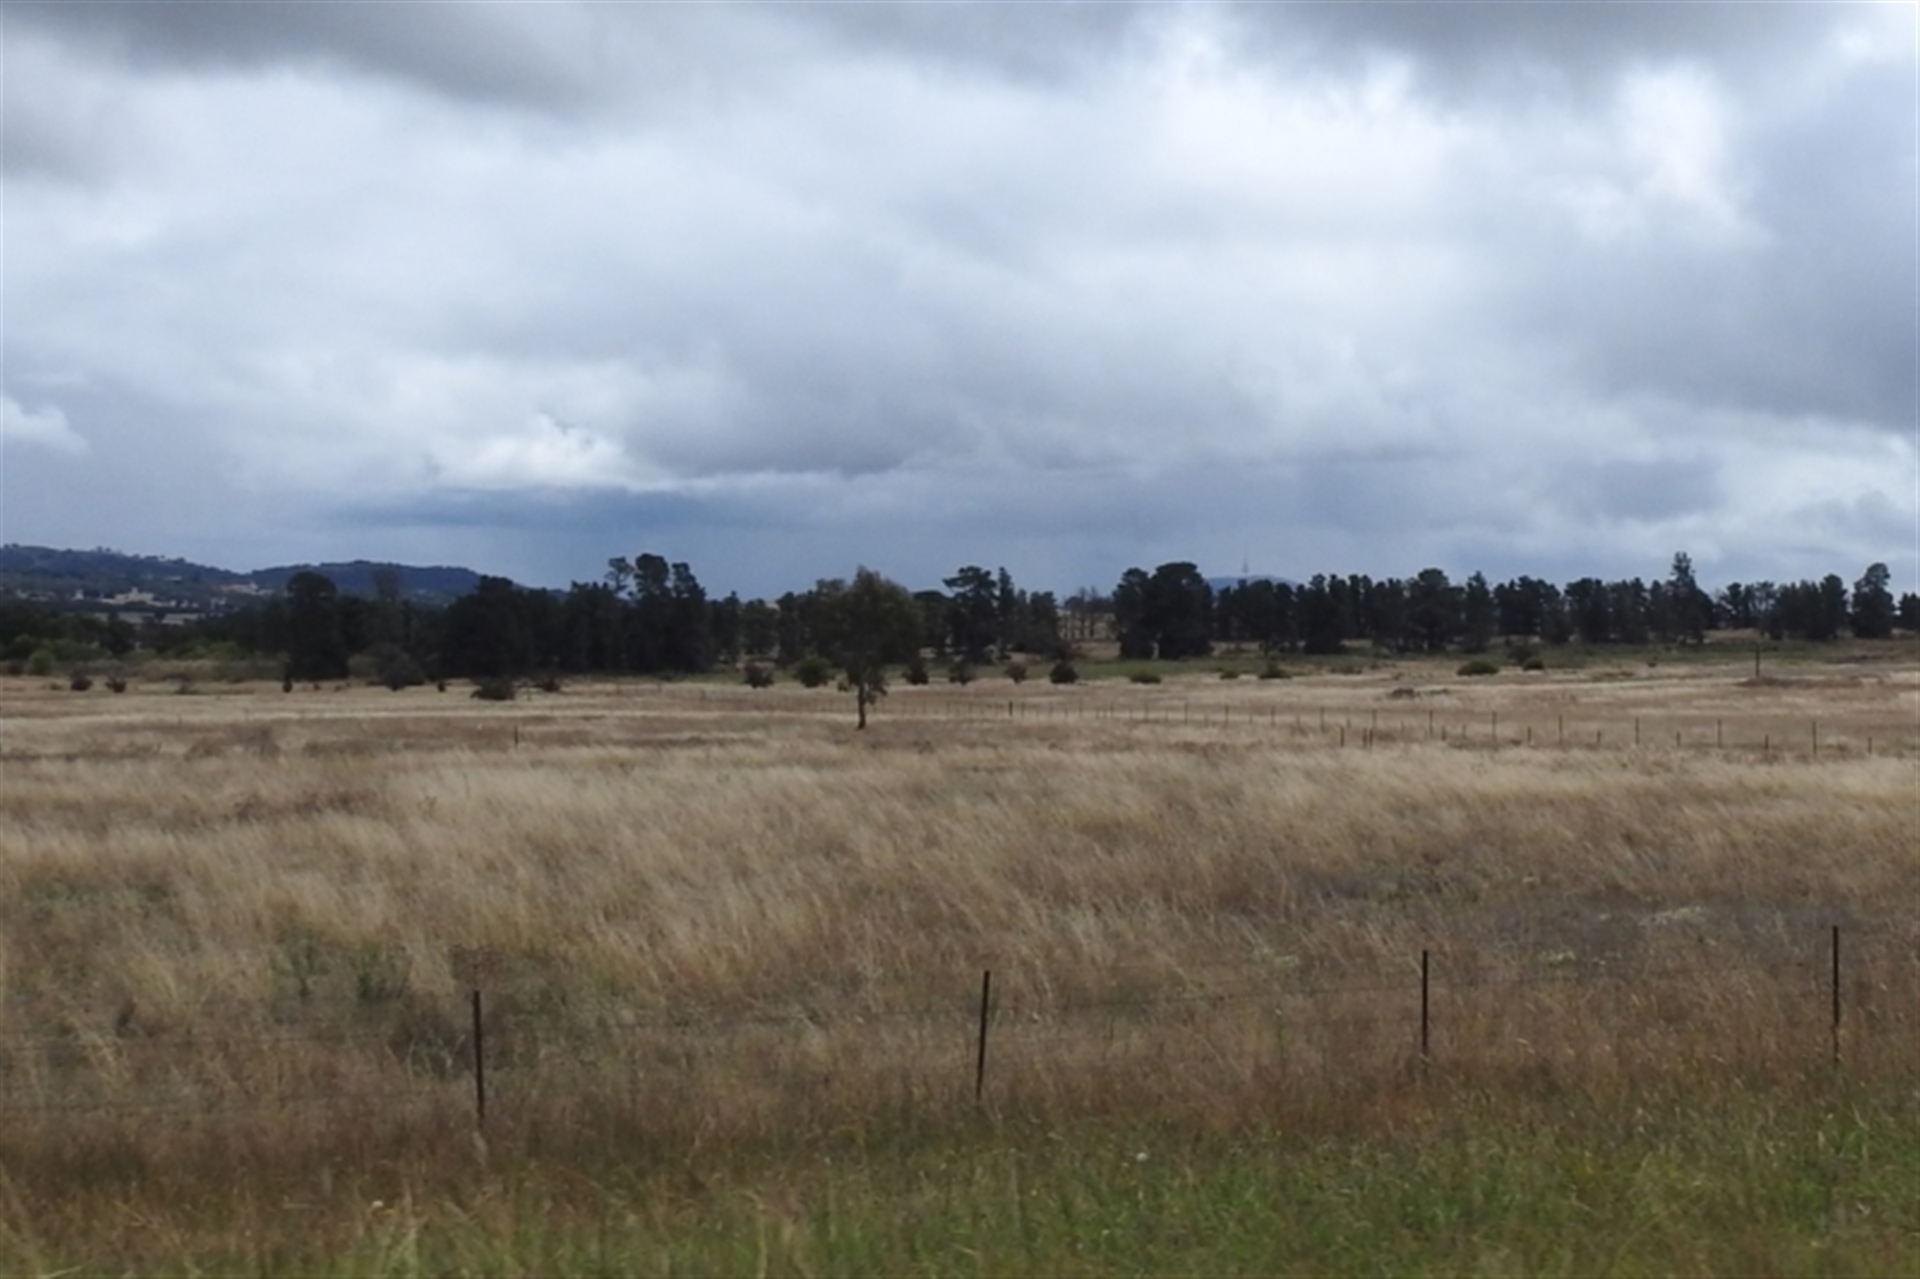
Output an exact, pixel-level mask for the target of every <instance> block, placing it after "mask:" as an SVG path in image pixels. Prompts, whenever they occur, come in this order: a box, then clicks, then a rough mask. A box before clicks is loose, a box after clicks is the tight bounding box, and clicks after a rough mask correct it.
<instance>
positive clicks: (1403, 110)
mask: <svg viewBox="0 0 1920 1279" xmlns="http://www.w3.org/2000/svg"><path fill="white" fill-rule="evenodd" d="M0 22H4V32H3V36H4V45H3V48H4V109H5V117H4V131H5V138H4V141H5V146H4V179H5V181H4V239H5V243H4V266H3V268H0V271H3V274H0V297H3V301H4V321H3V324H0V351H3V354H4V385H3V386H0V397H3V398H0V431H3V435H0V440H3V447H0V533H3V534H4V540H6V541H10V542H22V543H29V544H38V545H51V546H68V547H78V548H91V547H95V546H107V547H113V548H116V549H120V550H126V551H132V552H137V553H144V554H159V555H167V556H176V555H177V556H184V557H186V558H189V559H195V560H199V561H202V562H206V563H212V564H216V565H220V566H222V567H229V568H240V569H250V568H257V567H264V566H267V565H273V564H285V563H296V562H321V561H328V560H345V559H354V558H366V559H377V560H398V561H402V562H409V563H442V564H459V565H464V566H467V567H472V568H476V569H479V570H481V571H483V572H493V573H500V574H504V575H507V576H511V577H513V578H515V579H516V580H518V581H522V582H527V583H532V584H539V585H552V586H564V585H566V584H567V583H568V582H570V581H573V580H595V579H597V578H598V577H599V576H600V575H601V574H602V572H603V571H604V570H605V567H606V561H607V559H608V558H609V557H611V556H617V555H636V554H639V553H641V552H655V553H658V554H661V555H664V556H666V557H667V558H668V559H671V560H685V561H687V562H689V563H690V564H691V565H692V567H693V569H694V571H695V572H696V573H697V574H698V575H699V577H700V578H701V580H702V582H703V583H704V584H705V585H707V587H708V589H709V590H711V591H718V592H720V593H724V592H726V591H728V590H738V591H739V592H740V593H741V594H742V595H745V596H753V595H761V594H769V595H771V594H778V593H779V592H781V591H784V590H788V589H804V588H805V587H806V586H807V585H809V584H811V582H812V581H813V580H814V579H816V578H820V577H828V576H846V575H849V574H850V573H851V572H852V570H853V568H854V567H855V566H856V565H867V566H869V567H873V568H876V569H878V570H880V571H881V572H883V573H886V574H888V575H890V576H893V577H895V578H897V579H899V580H901V581H902V582H905V583H907V584H908V585H910V586H913V587H916V588H921V587H928V586H936V585H938V582H939V579H940V578H941V577H943V576H948V575H951V574H952V573H953V571H954V570H955V569H957V568H958V567H960V566H961V565H966V564H981V565H986V566H989V567H999V566H1005V567H1006V568H1007V569H1008V570H1009V571H1010V572H1011V573H1012V574H1013V576H1014V578H1015V579H1016V581H1018V582H1019V583H1020V584H1021V585H1022V586H1026V587H1029V588H1031V589H1047V590H1056V591H1060V592H1062V593H1065V592H1069V591H1072V590H1075V589H1077V588H1079V587H1082V586H1094V587H1096V588H1110V587H1111V585H1112V584H1113V583H1114V581H1115V580H1117V578H1118V577H1119V575H1120V574H1121V572H1122V571H1123V570H1125V569H1126V568H1128V567H1129V566H1134V565H1138V566H1142V567H1145V568H1149V569H1151V568H1152V567H1153V566H1154V565H1157V564H1159V563H1162V562H1165V561H1170V560H1191V561H1193V562H1195V563H1197V564H1199V565H1200V566H1201V568H1202V570H1203V571H1204V572H1206V573H1209V574H1216V575H1224V574H1233V573H1237V572H1239V571H1240V570H1241V569H1242V568H1243V567H1247V568H1250V569H1251V570H1252V571H1253V572H1255V573H1267V574H1277V575H1280V576H1283V577H1290V578H1296V579H1304V578H1305V577H1307V576H1309V575H1311V574H1313V573H1317V572H1328V573H1335V572H1337V573H1367V574H1370V575H1372V576H1376V577H1383V576H1396V577H1404V576H1410V575H1412V574H1414V573H1416V572H1418V571H1419V570H1420V569H1422V568H1425V567H1428V566H1434V567H1439V568H1442V569H1444V570H1446V571H1448V572H1449V573H1450V574H1452V575H1454V576H1455V577H1456V578H1458V577H1464V576H1465V575H1466V574H1467V573H1469V572H1472V571H1475V570H1480V571H1484V572H1486V573H1487V574H1488V576H1489V577H1491V578H1493V579H1494V580H1500V579H1503V578H1506V577H1510V576H1514V575H1517V574H1521V573H1531V574H1533V575H1535V576H1540V577H1546V578H1548V579H1550V580H1554V581H1559V582H1564V581H1568V580H1571V579H1573V578H1575V577H1581V576H1587V575H1594V576H1600V577H1607V578H1616V577H1627V576H1641V577H1646V578H1649V579H1653V578H1659V577H1664V576H1665V574H1666V572H1667V569H1668V566H1669V563H1670V562H1671V560H1672V557H1673V555H1674V553H1675V552H1677V551H1685V552H1687V553H1688V554H1690V555H1691V557H1692V559H1693V562H1694V566H1695V570H1696V572H1697V573H1698V575H1699V577H1700V580H1701V581H1702V583H1703V584H1707V585H1710V586H1711V585H1715V584H1723V583H1725V582H1727V581H1732V580H1745V581H1752V580H1759V579H1771V580H1776V581H1782V580H1798V579H1800V578H1803V577H1819V576H1823V575H1825V574H1826V573H1829V572H1838V573H1840V574H1841V575H1842V576H1843V577H1844V578H1845V579H1846V580H1847V581H1849V582H1851V581H1852V580H1853V579H1854V578H1855V577H1857V576H1859V575H1860V574H1861V573H1862V571H1863V570H1864V569H1865V568H1866V566H1867V565H1868V564H1869V563H1871V562H1874V561H1881V562H1885V563H1886V564H1888V565H1889V566H1890V568H1891V569H1892V572H1893V577H1894V586H1895V589H1896V590H1911V589H1914V588H1915V587H1916V586H1917V585H1920V70H1917V67H1920V6H1916V5H1915V4H1913V3H1895V4H1848V3H1819V4H1793V3H1786V4H1779V3H1766V4H1748V3H1671V2H1669V3H1628V2H1622V0H1613V2H1606V3H1591V4H1583V3H1565V2H1561V3H1524V2H1522V3H1479V4H1466V3H1449V2H1446V0H1434V2H1431V3H1421V2H1418V0H1415V2H1412V3H1382V4H1371V3H1331V4H1312V3H1282V4H1258V5H1253V4H1245V5H1227V4H1137V5H1127V4H1081V3H1071V2H1057V3H1020V4H992V3H905V4H881V3H872V4H869V3H832V4H796V3H788V4H748V3H743V4H672V3H657V4H654V3H600V4H588V3H570V2H568V0H548V2H543V3H488V4H469V3H459V2H448V3H427V2H423V0H422V2H414V3H378V2H376V3H355V2H353V0H325V2H324V3H301V2H299V0H281V2H279V3H274V4H266V3H238V4H230V3H155V2H147V3H111V2H104V0H59V2H55V3H36V2H30V0H4V4H3V5H0Z"/></svg>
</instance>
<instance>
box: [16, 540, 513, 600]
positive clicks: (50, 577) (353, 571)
mask: <svg viewBox="0 0 1920 1279" xmlns="http://www.w3.org/2000/svg"><path fill="white" fill-rule="evenodd" d="M382 568H392V569H396V570H397V571H398V572H399V574H400V591H401V594H402V595H403V596H405V597H406V598H407V599H410V600H414V601H416V602H418V603H423V604H445V603H447V602H448V601H450V600H452V599H454V598H455V597H457V596H460V595H465V594H467V593H468V592H469V591H471V590H473V588H474V587H475V586H476V585H477V584H478V583H479V581H480V575H479V574H478V573H476V572H474V571H473V570H472V569H465V568H450V567H447V566H444V565H433V566H428V567H422V566H418V565H410V564H381V563H376V562H373V561H370V560H354V561H352V562H350V563H333V564H287V565H281V566H279V567H275V568H263V569H257V570H255V571H253V572H246V573H243V572H237V571H235V570H233V569H225V568H216V567H214V566H212V565H208V564H195V563H193V562H192V561H191V560H183V559H168V558H165V557H163V556H159V555H129V554H127V553H126V552H124V551H115V550H108V549H106V548H104V547H100V548H96V549H94V550H91V551H68V550H57V549H55V548H53V547H47V546H21V545H18V544H14V543H9V544H7V545H5V546H0V597H14V598H27V599H38V600H48V601H62V602H70V601H91V602H103V603H105V602H114V601H124V600H126V599H127V598H128V597H130V596H150V597H152V600H153V603H154V605H155V606H156V607H158V606H161V605H171V606H176V607H181V608H190V609H198V610H202V611H209V612H220V611H223V610H226V609H230V608H236V607H242V606H244V605H245V604H246V603H248V602H249V601H250V600H252V599H257V598H259V597H261V596H265V595H274V594H278V593H279V592H280V591H282V590H284V589H285V587H286V584H287V579H288V578H290V577H292V576H293V575H294V574H295V573H298V572H301V571H303V570H308V569H310V570H312V571H314V572H317V573H323V574H325V575H326V576H327V577H329V578H331V579H332V580H333V582H334V584H335V585H336V586H338V587H339V588H340V590H341V592H342V593H343V594H346V595H367V596H370V595H372V594H373V593H374V585H373V575H374V573H375V571H376V570H379V569H382Z"/></svg>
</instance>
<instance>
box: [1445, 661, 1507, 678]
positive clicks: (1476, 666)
mask: <svg viewBox="0 0 1920 1279" xmlns="http://www.w3.org/2000/svg"><path fill="white" fill-rule="evenodd" d="M1499 673H1500V663H1498V662H1495V661H1489V660H1488V659H1487V658H1484V657H1476V658H1474V659H1473V660H1472V661H1470V662H1462V663H1460V669H1459V670H1457V671H1455V672H1454V674H1456V675H1498V674H1499Z"/></svg>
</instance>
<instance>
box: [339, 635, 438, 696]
mask: <svg viewBox="0 0 1920 1279" xmlns="http://www.w3.org/2000/svg"><path fill="white" fill-rule="evenodd" d="M347 669H348V670H349V671H350V672H351V673H352V674H353V676H354V678H356V679H362V680H365V681H366V682H367V683H369V684H381V685H384V686H386V687H387V688H390V689H392V690H393V691H394V692H396V693H397V692H399V691H400V690H401V689H403V688H412V687H413V686H414V685H416V684H424V683H426V682H427V673H426V672H425V671H424V670H422V669H421V668H420V663H419V662H417V661H415V660H414V656H413V654H411V653H409V652H407V650H406V649H404V648H401V647H400V646H399V645H398V644H394V643H391V642H387V641H383V642H381V643H379V644H375V645H374V646H373V647H372V648H369V649H368V650H367V651H366V652H364V653H357V654H355V655H354V656H353V657H352V658H351V659H350V660H349V661H348V662H347Z"/></svg>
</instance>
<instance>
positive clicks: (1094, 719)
mask: <svg viewBox="0 0 1920 1279" xmlns="http://www.w3.org/2000/svg"><path fill="white" fill-rule="evenodd" d="M1406 691H1407V692H1408V693H1410V694H1411V693H1413V692H1414V690H1413V689H1411V688H1408V689H1407V690H1406ZM1320 692H1321V694H1324V692H1325V690H1320ZM628 695H629V696H632V697H634V698H636V700H639V701H640V702H641V703H642V704H644V705H648V706H650V707H655V708H659V707H666V706H670V707H673V708H674V709H677V710H681V711H687V712H697V713H699V714H701V715H728V714H739V713H750V714H753V715H756V716H767V717H808V716H824V717H831V718H841V717H847V718H850V717H851V715H852V709H851V707H850V706H849V705H848V704H847V702H846V699H845V698H842V697H840V696H838V695H836V694H835V692H834V691H833V690H832V689H830V688H821V689H815V690H810V691H798V690H793V689H774V690H766V689H757V690H750V689H745V688H733V687H700V686H696V685H672V684H659V685H645V684H643V685H633V686H630V687H629V692H628ZM1653 695H1654V694H1653V693H1649V694H1648V696H1653ZM1376 697H1377V695H1376ZM1286 698H1287V694H1286V692H1285V691H1284V690H1280V691H1277V692H1274V693H1272V694H1269V693H1267V692H1266V691H1264V690H1250V691H1247V692H1246V693H1245V695H1244V696H1239V697H1213V696H1208V695H1205V694H1200V695H1196V694H1194V693H1192V692H1190V691H1186V690H1176V689H1172V688H1154V689H1151V690H1127V691H1117V690H1115V689H1112V688H1104V689H1103V688H1099V687H1095V686H1076V687H1069V688H1055V687H1052V686H1049V685H1044V684H1039V685H1036V684H1031V683H1029V684H1027V685H1025V686H1022V687H1021V688H1020V689H1019V690H1017V691H1011V692H1001V691H997V690H992V689H977V688H976V689H970V690H967V691H953V690H948V689H940V688H931V687H923V688H913V687H907V688H903V689H896V690H895V692H894V695H893V696H891V697H889V698H888V699H887V701H886V702H885V703H884V705H883V706H882V707H881V708H880V710H879V711H878V712H877V713H878V714H879V715H880V716H881V717H882V718H883V719H892V720H897V721H949V722H970V723H975V724H991V723H994V722H996V721H997V722H1000V723H1004V724H1009V725H1020V726H1040V725H1047V724H1058V725H1067V724H1108V725H1113V726H1115V727H1126V726H1129V725H1132V726H1140V727H1159V728H1173V727H1179V728H1189V729H1208V730H1231V731H1238V732H1243V733H1247V734H1249V735H1251V736H1255V737H1260V738H1264V739H1266V740H1281V741H1286V742H1293V743H1298V744H1304V745H1311V746H1316V747H1326V746H1332V747H1337V748H1341V749H1358V750H1371V749H1374V748H1376V747H1380V748H1388V747H1394V746H1405V745H1412V744H1424V743H1435V744H1440V745H1446V746H1456V747H1463V748H1468V749H1491V750H1500V749H1518V748H1532V749H1545V748H1552V749H1559V750H1581V749H1619V748H1626V747H1632V748H1635V749H1642V750H1655V749H1661V750H1664V749H1668V748H1671V749H1674V750H1689V751H1708V750H1711V751H1723V752H1729V753H1737V754H1743V755H1753V756H1761V757H1768V758H1788V757H1804V758H1810V759H1819V758H1844V757H1849V756H1859V755H1867V756H1872V755H1894V756H1899V757H1910V756H1912V755H1914V754H1916V753H1920V725H1917V724H1916V723H1915V722H1914V719H1913V716H1912V714H1911V713H1910V712H1909V711H1907V710H1905V709H1904V708H1903V707H1902V706H1901V705H1900V704H1899V703H1898V702H1897V701H1895V700H1894V699H1893V698H1891V697H1889V698H1888V699H1886V702H1885V704H1883V705H1876V706H1862V707H1860V708H1859V709H1858V710H1857V711H1856V712H1854V713H1852V714H1849V715H1848V716H1846V717H1845V718H1844V719H1837V718H1829V719H1827V720H1825V721H1823V720H1822V719H1821V718H1819V717H1818V716H1809V715H1804V714H1797V713H1795V712H1794V711H1793V710H1791V709H1786V708H1782V707H1779V706H1769V705H1767V704H1764V703H1762V704H1759V705H1756V706H1752V707H1740V708H1737V709H1734V710H1731V711H1726V712H1723V713H1714V712H1710V711H1706V710H1690V709H1686V708H1676V707H1657V708H1651V709H1645V708H1643V709H1635V708H1633V707H1631V706H1628V707H1621V708H1604V707H1600V706H1586V707H1583V708H1582V709H1581V710H1580V711H1576V712H1574V713H1571V714H1569V713H1567V712H1565V711H1551V710H1544V709H1542V708H1540V707H1537V706H1536V707H1527V706H1524V705H1520V706H1515V707H1510V708H1508V709H1505V710H1502V709H1497V708H1490V709H1469V708H1467V707H1464V706H1460V705H1447V706H1444V707H1441V706H1431V705H1427V706H1419V705H1415V704H1414V703H1415V702H1417V701H1418V700H1420V699H1419V698H1417V697H1416V698H1410V699H1407V700H1401V699H1397V698H1396V699H1392V700H1391V702H1390V704H1389V705H1388V706H1387V707H1386V708H1384V709H1383V708H1381V707H1380V706H1377V705H1362V704H1355V703H1353V702H1340V703H1338V704H1336V705H1332V706H1329V705H1326V704H1324V697H1321V698H1320V699H1319V700H1317V701H1316V702H1315V703H1312V704H1309V703H1304V702H1301V701H1288V700H1286ZM533 705H537V703H535V704H530V707H529V709H531V707H532V706H533ZM533 713H534V715H537V714H538V712H537V711H534V712H533ZM503 731H504V732H505V733H506V734H508V735H509V736H510V738H511V744H512V745H513V746H515V747H519V746H522V745H527V746H535V745H541V744H548V743H550V744H556V745H558V744H567V743H569V742H572V741H574V740H577V739H578V738H579V733H578V730H577V729H574V728H561V727H558V726H555V727H553V728H551V729H547V730H544V731H543V729H542V727H540V726H538V725H536V724H531V723H529V724H525V725H519V726H516V725H503Z"/></svg>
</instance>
